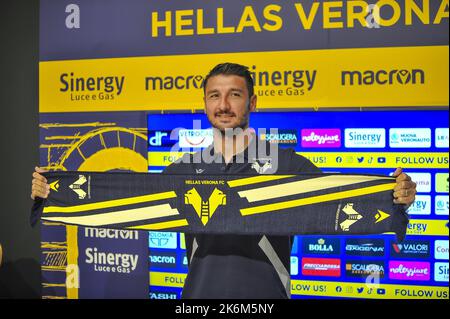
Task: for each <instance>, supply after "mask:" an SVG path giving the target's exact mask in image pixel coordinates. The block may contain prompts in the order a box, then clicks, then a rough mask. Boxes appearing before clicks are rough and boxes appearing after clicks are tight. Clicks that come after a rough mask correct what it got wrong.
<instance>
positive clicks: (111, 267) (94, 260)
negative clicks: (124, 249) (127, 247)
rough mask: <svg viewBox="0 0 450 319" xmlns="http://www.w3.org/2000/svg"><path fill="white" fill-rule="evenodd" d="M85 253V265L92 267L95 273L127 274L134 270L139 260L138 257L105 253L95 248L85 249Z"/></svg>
mask: <svg viewBox="0 0 450 319" xmlns="http://www.w3.org/2000/svg"><path fill="white" fill-rule="evenodd" d="M85 253H86V260H85V262H86V264H92V265H94V271H97V272H108V273H116V272H117V273H125V274H129V273H131V272H132V271H134V270H135V269H136V267H137V264H138V260H139V255H133V254H121V253H110V252H109V253H106V252H101V251H99V250H98V249H97V247H92V248H91V247H89V248H86V250H85Z"/></svg>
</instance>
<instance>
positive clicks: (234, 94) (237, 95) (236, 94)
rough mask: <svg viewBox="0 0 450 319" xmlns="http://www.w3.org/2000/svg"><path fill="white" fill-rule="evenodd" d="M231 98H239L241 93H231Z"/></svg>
mask: <svg viewBox="0 0 450 319" xmlns="http://www.w3.org/2000/svg"><path fill="white" fill-rule="evenodd" d="M231 96H236V97H239V96H241V93H239V92H233V93H231Z"/></svg>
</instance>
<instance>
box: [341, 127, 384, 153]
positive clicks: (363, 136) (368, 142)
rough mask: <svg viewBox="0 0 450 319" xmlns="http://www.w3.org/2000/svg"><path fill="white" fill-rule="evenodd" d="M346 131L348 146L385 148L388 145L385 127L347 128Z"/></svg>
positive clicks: (346, 143)
mask: <svg viewBox="0 0 450 319" xmlns="http://www.w3.org/2000/svg"><path fill="white" fill-rule="evenodd" d="M344 132H345V133H344V134H345V147H346V148H384V147H385V146H386V130H385V129H384V128H347V129H345V131H344Z"/></svg>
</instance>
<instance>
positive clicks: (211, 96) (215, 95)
mask: <svg viewBox="0 0 450 319" xmlns="http://www.w3.org/2000/svg"><path fill="white" fill-rule="evenodd" d="M218 96H219V95H218V94H211V95H210V96H209V98H210V99H215V98H217V97H218Z"/></svg>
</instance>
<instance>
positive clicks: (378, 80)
mask: <svg viewBox="0 0 450 319" xmlns="http://www.w3.org/2000/svg"><path fill="white" fill-rule="evenodd" d="M424 83H425V72H424V71H423V70H421V69H412V70H404V69H403V70H397V69H394V70H389V71H388V70H377V71H373V70H366V71H356V70H352V71H350V70H345V71H342V72H341V85H342V86H347V85H350V86H353V85H360V86H361V85H374V84H378V85H394V84H401V85H406V84H424Z"/></svg>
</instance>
